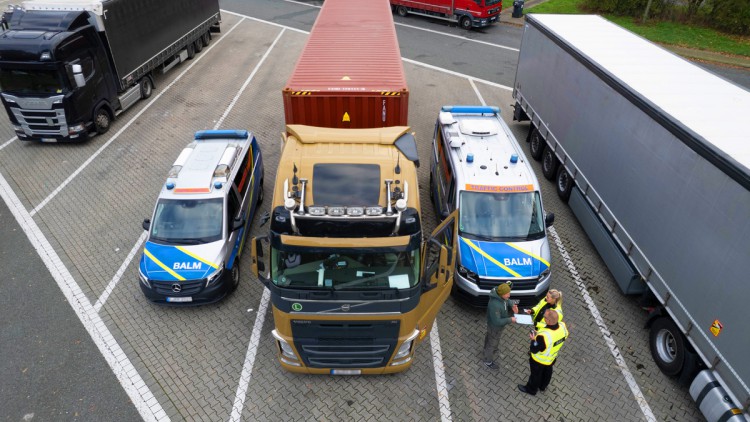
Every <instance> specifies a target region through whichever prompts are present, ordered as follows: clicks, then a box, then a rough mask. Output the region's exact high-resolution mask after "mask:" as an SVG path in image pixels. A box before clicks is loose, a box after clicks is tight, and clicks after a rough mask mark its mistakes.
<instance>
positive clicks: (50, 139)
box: [42, 138, 57, 142]
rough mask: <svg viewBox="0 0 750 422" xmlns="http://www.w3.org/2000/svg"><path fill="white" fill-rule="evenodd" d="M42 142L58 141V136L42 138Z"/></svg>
mask: <svg viewBox="0 0 750 422" xmlns="http://www.w3.org/2000/svg"><path fill="white" fill-rule="evenodd" d="M42 142H57V139H56V138H42Z"/></svg>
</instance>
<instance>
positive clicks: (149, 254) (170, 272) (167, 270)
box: [143, 249, 185, 281]
mask: <svg viewBox="0 0 750 422" xmlns="http://www.w3.org/2000/svg"><path fill="white" fill-rule="evenodd" d="M143 253H145V254H146V256H147V257H149V258H150V259H151V260H152V261H154V262H155V263H156V265H158V266H160V267H161V268H162V269H163V270H164V271H166V272H168V273H169V274H172V277H174V278H176V279H178V280H181V281H184V280H185V277H182V276H180V275H179V274H177V273H176V272H174V271H172V269H171V268H169V267H167V266H166V265H164V264H163V263H162V262H161V261H159V260H158V259H156V257H155V256H153V255H151V252H149V251H148V249H143Z"/></svg>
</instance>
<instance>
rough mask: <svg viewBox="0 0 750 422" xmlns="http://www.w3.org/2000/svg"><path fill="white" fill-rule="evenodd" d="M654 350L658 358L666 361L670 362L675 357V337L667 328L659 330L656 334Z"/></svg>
mask: <svg viewBox="0 0 750 422" xmlns="http://www.w3.org/2000/svg"><path fill="white" fill-rule="evenodd" d="M656 352H657V353H658V354H659V358H660V359H661V360H663V361H664V362H666V363H672V362H674V361H675V359H676V358H677V353H676V351H675V339H674V336H673V335H672V333H670V332H669V331H667V330H661V331H659V333H658V334H657V335H656Z"/></svg>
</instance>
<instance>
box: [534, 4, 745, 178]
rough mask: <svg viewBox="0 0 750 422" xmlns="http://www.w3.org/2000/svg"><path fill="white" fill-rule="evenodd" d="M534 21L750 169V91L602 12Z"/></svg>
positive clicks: (546, 16)
mask: <svg viewBox="0 0 750 422" xmlns="http://www.w3.org/2000/svg"><path fill="white" fill-rule="evenodd" d="M533 19H534V20H535V21H537V22H538V23H540V24H541V25H542V26H543V27H544V28H546V29H547V30H548V31H550V32H551V33H552V34H553V35H554V36H555V38H556V39H558V40H561V41H563V42H564V43H565V44H567V45H568V46H569V47H572V48H573V49H575V50H577V51H578V52H579V53H580V54H582V55H583V56H585V58H587V59H588V60H589V61H590V62H591V63H592V64H594V65H596V66H597V67H599V68H600V69H601V70H603V71H605V72H607V73H609V74H610V75H611V76H612V77H614V78H615V79H617V80H619V82H620V83H621V84H622V85H624V86H626V87H628V88H629V89H630V90H631V91H632V92H634V93H635V94H636V95H638V96H639V97H640V98H642V99H644V100H645V99H648V100H646V101H648V102H650V103H651V105H652V106H653V107H654V108H655V109H656V110H659V111H660V112H661V113H662V114H665V115H667V116H669V117H671V119H672V120H675V121H677V122H679V123H680V124H681V125H683V126H684V127H685V128H687V129H689V130H690V131H692V132H694V134H696V135H698V137H700V138H703V141H705V142H708V143H709V144H711V145H713V146H714V147H715V148H716V149H718V150H720V151H721V152H723V153H724V154H725V156H728V158H730V159H733V160H734V161H736V163H738V164H740V165H741V166H743V167H744V172H745V173H746V174H747V173H749V172H750V142H749V141H748V135H747V134H748V133H750V92H749V91H747V90H745V89H744V88H742V87H739V86H737V85H735V84H733V83H731V82H728V81H726V80H724V79H722V78H720V77H718V76H716V75H714V74H713V73H710V72H708V71H706V70H704V69H703V68H701V67H699V66H697V65H694V64H692V63H690V62H688V61H687V60H685V59H683V58H681V57H679V56H677V55H676V54H673V53H671V52H669V51H667V50H665V49H663V48H661V47H659V46H657V45H655V44H653V43H651V42H650V41H647V40H645V39H643V38H641V37H640V36H638V35H635V34H633V33H632V32H630V31H627V30H626V29H623V28H621V27H619V26H617V25H615V24H614V23H612V22H609V21H607V20H606V19H604V18H602V17H601V16H596V15H541V14H534V15H533ZM527 25H528V24H527ZM643 63H649V65H648V66H647V67H644V66H643Z"/></svg>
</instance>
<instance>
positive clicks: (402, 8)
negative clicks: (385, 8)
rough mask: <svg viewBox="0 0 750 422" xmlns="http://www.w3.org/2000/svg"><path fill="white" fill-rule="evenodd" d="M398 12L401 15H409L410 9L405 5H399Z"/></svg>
mask: <svg viewBox="0 0 750 422" xmlns="http://www.w3.org/2000/svg"><path fill="white" fill-rule="evenodd" d="M396 13H398V15H399V16H401V17H406V15H408V14H409V11H408V10H406V7H404V6H399V7H398V8H397V9H396Z"/></svg>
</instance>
